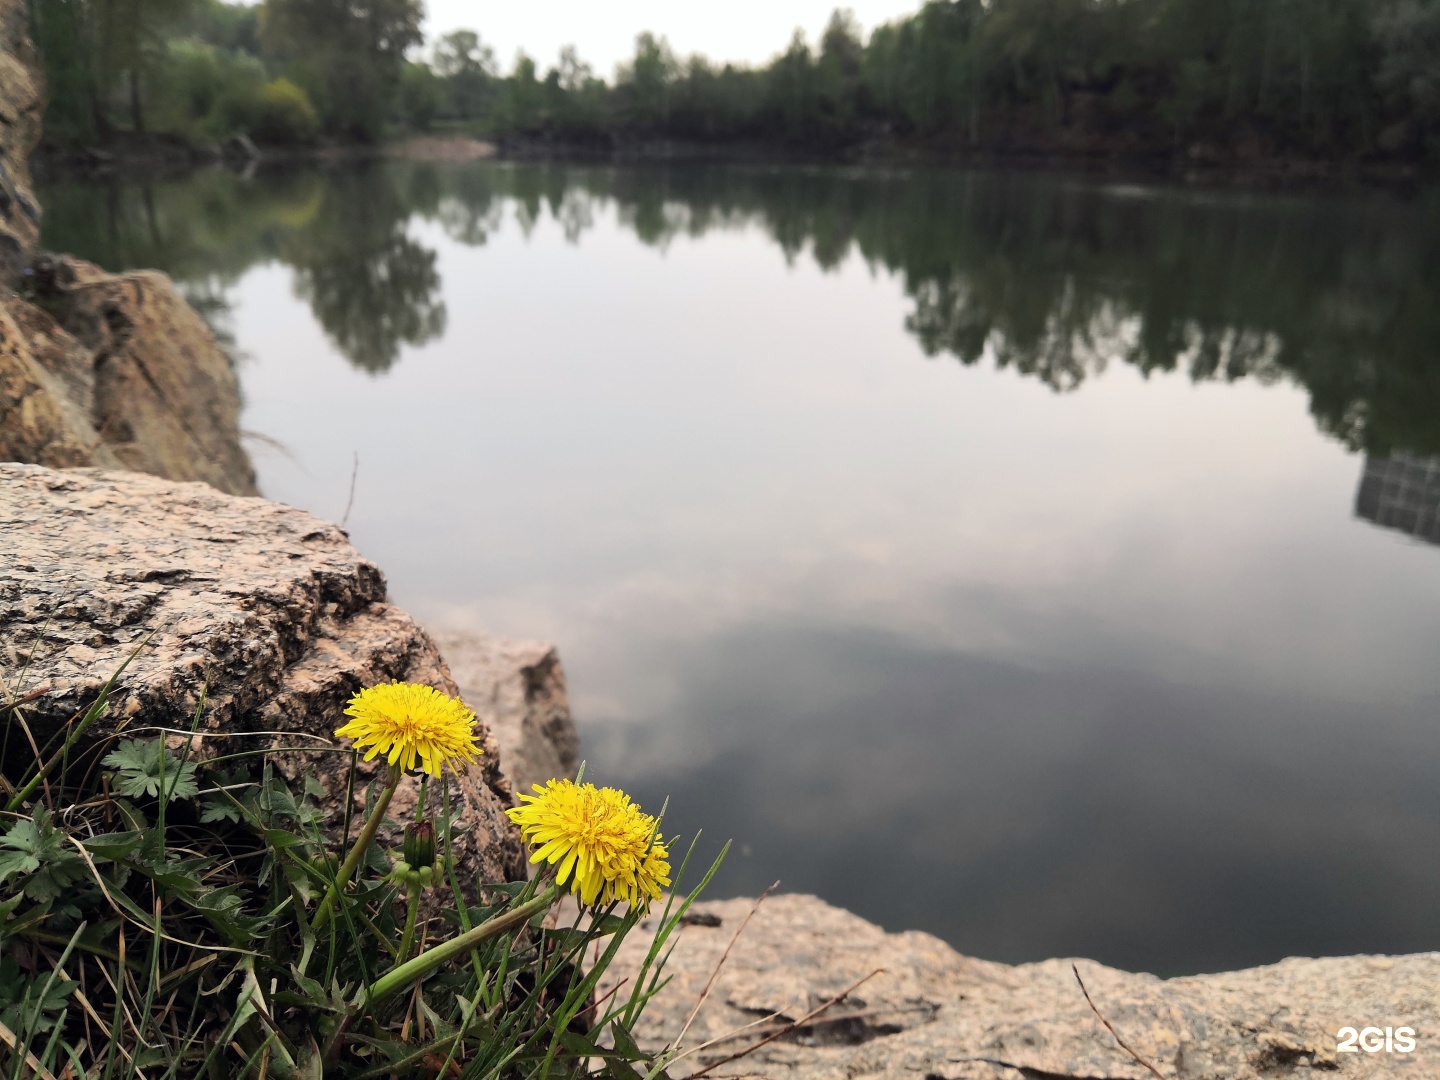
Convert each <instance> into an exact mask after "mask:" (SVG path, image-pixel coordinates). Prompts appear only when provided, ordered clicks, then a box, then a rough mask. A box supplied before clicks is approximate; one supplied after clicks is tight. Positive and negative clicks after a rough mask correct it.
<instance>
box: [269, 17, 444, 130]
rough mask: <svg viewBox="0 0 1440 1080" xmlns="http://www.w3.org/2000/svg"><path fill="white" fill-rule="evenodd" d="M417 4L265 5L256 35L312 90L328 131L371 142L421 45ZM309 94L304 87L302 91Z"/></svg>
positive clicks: (270, 51) (388, 113)
mask: <svg viewBox="0 0 1440 1080" xmlns="http://www.w3.org/2000/svg"><path fill="white" fill-rule="evenodd" d="M423 15H424V8H423V6H422V4H421V2H420V0H265V6H264V8H263V10H262V12H261V19H260V37H261V41H262V42H263V43H264V45H265V48H266V51H267V52H268V53H270V54H271V55H272V56H274V57H276V58H278V59H280V60H281V61H289V62H292V63H297V67H298V68H306V69H309V73H310V74H309V77H308V78H307V77H306V74H305V73H302V72H300V71H298V70H297V72H296V75H297V78H296V82H298V83H300V84H301V85H302V86H303V85H304V84H305V83H306V82H307V81H311V82H314V83H316V84H318V90H319V93H318V95H315V96H317V97H318V100H317V101H316V105H317V107H318V109H319V111H320V114H321V117H322V120H323V121H324V124H325V126H326V128H327V129H328V130H330V131H332V132H334V133H336V134H343V135H347V136H350V137H352V138H358V139H363V140H374V139H376V138H378V137H379V136H380V134H381V132H382V131H383V129H384V125H385V120H386V118H387V117H388V116H389V115H390V112H391V103H392V102H393V101H394V99H395V95H396V92H397V90H398V87H399V85H400V77H401V70H402V67H403V65H404V62H405V52H406V50H408V49H410V48H411V47H413V46H415V45H419V44H420V43H421V41H422V40H423V35H422V34H421V32H420V21H421V18H422V17H423ZM307 89H308V88H307Z"/></svg>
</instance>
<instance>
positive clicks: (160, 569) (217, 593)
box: [0, 464, 525, 881]
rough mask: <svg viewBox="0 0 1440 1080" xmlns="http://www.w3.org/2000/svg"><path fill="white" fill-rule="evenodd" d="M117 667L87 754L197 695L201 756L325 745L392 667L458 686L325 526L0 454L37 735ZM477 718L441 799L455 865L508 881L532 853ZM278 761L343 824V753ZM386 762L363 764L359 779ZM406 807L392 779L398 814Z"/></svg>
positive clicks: (183, 724) (3, 533) (8, 574)
mask: <svg viewBox="0 0 1440 1080" xmlns="http://www.w3.org/2000/svg"><path fill="white" fill-rule="evenodd" d="M127 660H128V666H126V667H125V670H124V674H123V677H122V681H121V682H120V683H119V690H118V693H117V695H116V697H115V699H114V702H113V704H112V705H111V707H110V709H109V711H108V712H107V714H106V715H105V717H104V718H103V720H102V721H100V722H99V723H98V724H97V725H96V726H95V728H94V729H93V730H92V736H93V738H92V739H91V741H90V743H89V745H90V747H91V748H92V749H91V751H90V752H91V753H92V754H93V753H96V752H98V749H99V747H100V746H101V745H103V743H104V742H105V740H107V739H109V738H110V737H112V736H114V735H115V734H118V733H120V732H122V731H127V730H129V731H134V730H138V729H143V728H155V727H165V728H180V729H185V728H188V727H189V726H190V722H191V717H192V716H193V714H194V711H195V709H196V706H197V703H198V701H199V697H200V693H201V691H202V688H203V689H204V691H205V710H204V715H203V717H202V719H201V721H200V727H199V731H200V734H201V747H202V749H201V751H200V756H202V757H203V756H206V755H207V754H209V753H212V752H214V748H215V747H218V746H226V747H234V746H235V745H237V743H243V745H246V746H250V747H259V746H266V747H270V746H284V747H297V746H303V747H309V746H314V747H325V746H332V745H334V744H335V739H334V736H333V733H334V731H335V729H336V728H337V727H339V726H340V724H341V723H343V722H344V721H343V719H342V717H343V711H344V708H345V703H346V701H347V700H348V699H349V698H350V697H351V695H353V694H354V693H355V692H356V691H357V690H359V689H360V688H361V687H364V686H370V685H373V684H375V683H378V682H384V681H387V680H389V679H400V680H405V681H414V682H423V683H427V684H429V685H431V686H434V687H436V688H437V689H440V690H442V691H444V692H445V693H449V694H455V693H457V692H458V690H457V687H456V685H455V682H454V679H453V678H452V677H451V675H450V671H449V668H448V667H447V666H446V664H445V661H444V660H443V659H442V658H441V656H440V654H439V652H438V651H437V650H436V648H435V645H434V643H433V642H432V641H431V640H430V638H429V637H428V636H427V635H426V633H425V632H424V630H422V629H421V628H420V627H419V626H418V625H416V623H415V622H414V621H413V620H412V619H411V618H410V617H409V616H408V615H406V614H405V613H404V612H403V611H401V610H400V609H399V608H397V607H395V606H394V605H392V604H390V603H388V602H387V600H386V591H385V578H384V575H383V574H382V573H381V572H380V570H379V569H378V568H377V567H376V566H375V565H374V564H372V563H370V562H367V561H366V560H365V559H363V558H361V557H360V555H359V553H358V552H356V550H355V549H354V548H353V547H352V546H351V545H350V543H349V541H348V539H347V538H346V536H345V534H344V533H343V532H342V531H341V530H340V529H338V528H336V527H335V526H334V525H331V524H328V523H327V522H323V521H320V520H318V519H317V518H314V517H311V516H310V515H309V514H306V513H304V512H303V511H300V510H296V509H293V508H291V507H288V506H283V505H281V504H279V503H272V502H267V501H266V500H264V499H259V498H241V497H236V496H232V495H226V494H223V493H221V492H219V491H216V490H215V489H214V488H213V487H210V486H209V485H206V484H200V483H174V482H172V481H168V480H161V479H158V478H155V477H150V476H144V475H141V474H138V473H122V472H104V471H101V470H97V469H83V470H70V471H64V472H60V471H56V470H52V469H47V468H43V467H41V466H38V465H16V464H0V677H3V682H4V685H5V686H6V687H7V688H8V693H9V694H10V695H11V696H19V697H25V698H29V699H30V700H28V701H27V703H26V704H25V705H24V706H23V709H24V712H23V716H24V718H25V720H26V722H27V725H28V727H29V730H30V731H31V732H32V733H33V734H34V736H35V738H36V739H37V741H39V742H43V741H44V740H45V739H46V738H47V737H48V736H49V735H50V734H51V733H53V732H54V731H55V730H56V729H57V728H58V727H59V726H60V725H62V724H64V723H65V722H66V721H67V720H69V719H70V718H71V717H72V716H74V715H75V714H76V712H77V710H80V709H83V708H85V707H86V706H87V705H88V704H89V703H90V702H91V701H93V700H94V698H95V696H96V695H97V694H98V693H99V691H100V689H101V687H102V685H103V684H104V682H105V680H106V679H107V678H109V677H110V676H111V675H112V674H113V673H114V672H116V671H118V670H120V668H121V666H122V665H125V664H126V662H127ZM22 671H23V672H24V675H23V681H22V678H21V672H22ZM32 695H33V697H32ZM483 715H484V712H483V709H482V719H483ZM7 720H8V718H7ZM480 728H481V737H482V745H483V746H484V748H485V754H484V756H483V757H482V758H481V759H480V761H479V762H478V763H477V764H476V765H474V766H472V767H471V768H470V769H469V770H468V771H467V772H466V773H465V774H464V775H463V776H462V777H461V778H460V781H459V783H458V784H456V785H455V788H456V790H454V791H453V792H452V796H453V798H454V799H455V800H456V803H457V809H458V810H459V811H460V814H461V818H462V820H463V821H464V822H465V823H466V825H467V826H468V828H469V831H468V832H467V833H466V837H465V844H466V846H465V848H464V850H463V851H462V859H463V869H464V870H465V871H466V876H467V877H468V878H469V879H470V880H473V875H475V874H480V875H482V876H483V877H484V879H485V880H492V881H493V880H506V879H513V878H516V877H519V876H521V875H523V873H524V869H525V863H524V859H523V856H522V852H521V845H520V840H519V837H518V835H517V834H516V832H515V829H514V827H513V825H511V823H510V821H509V820H508V819H507V818H506V817H505V816H504V813H503V811H504V809H505V808H506V807H508V806H509V805H511V799H512V793H511V787H510V783H509V781H508V780H507V779H506V778H505V776H504V775H503V773H502V772H501V769H500V751H499V747H498V745H497V743H496V741H495V739H494V737H493V735H491V734H490V732H489V730H488V728H487V727H486V726H485V725H484V724H483V723H482V724H481V725H480ZM18 749H20V743H19V740H12V741H11V744H10V752H11V753H12V755H13V754H15V753H16V752H17V750H18ZM276 760H277V761H278V766H279V768H280V769H281V770H282V771H283V772H285V773H286V774H288V775H289V776H290V777H291V778H292V779H293V778H298V777H300V776H301V774H302V773H303V772H305V771H307V770H308V771H311V772H313V774H314V775H315V777H316V778H317V779H318V781H319V783H320V785H321V787H322V788H323V789H324V790H325V792H326V793H327V794H328V796H329V805H330V816H331V818H332V820H333V821H334V822H335V823H337V824H338V822H339V821H340V819H341V818H342V817H343V814H344V803H345V791H346V777H347V769H348V762H349V757H348V755H343V754H325V753H315V752H308V751H304V750H296V751H294V752H290V753H282V754H279V755H277V759H276ZM378 768H379V763H371V764H370V765H362V766H361V773H362V777H364V778H368V777H370V776H371V775H372V774H374V772H375V771H376V769H378ZM361 786H362V788H363V784H362V785H361ZM360 797H361V794H360V793H357V796H356V798H357V800H358V799H359V798H360ZM413 799H414V791H413V783H412V782H410V781H405V782H403V783H402V787H401V790H400V791H399V792H397V794H396V799H395V803H394V804H393V807H394V813H395V814H396V815H397V816H399V817H403V815H404V813H405V811H406V808H407V806H413Z"/></svg>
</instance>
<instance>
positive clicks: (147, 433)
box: [5, 255, 256, 495]
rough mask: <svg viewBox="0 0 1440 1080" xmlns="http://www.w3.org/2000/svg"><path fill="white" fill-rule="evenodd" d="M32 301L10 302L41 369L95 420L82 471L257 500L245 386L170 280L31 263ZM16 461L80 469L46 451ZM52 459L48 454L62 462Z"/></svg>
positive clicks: (83, 438) (76, 264)
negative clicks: (137, 475)
mask: <svg viewBox="0 0 1440 1080" xmlns="http://www.w3.org/2000/svg"><path fill="white" fill-rule="evenodd" d="M29 270H30V275H29V278H28V279H27V294H26V295H27V298H28V299H29V300H31V301H33V303H27V302H26V301H25V300H21V299H18V298H12V299H9V300H8V301H6V304H5V306H6V307H7V308H8V309H9V310H10V313H11V317H12V319H13V320H14V322H15V323H16V325H17V326H18V327H19V328H20V329H21V331H22V342H21V344H22V345H23V344H28V346H29V350H30V352H31V354H32V356H33V357H34V359H35V360H36V361H37V363H38V365H39V366H41V367H45V368H47V369H49V370H50V371H51V372H52V373H53V374H54V375H55V376H56V377H57V378H58V379H59V381H60V382H61V384H62V385H63V388H64V390H65V393H66V394H67V395H68V398H69V402H70V404H71V405H72V406H73V410H74V411H75V412H76V413H78V414H79V415H80V416H82V417H83V418H85V420H87V421H88V424H89V426H88V428H86V429H84V430H80V429H78V428H77V436H76V440H75V441H77V442H80V443H90V442H95V443H98V445H100V446H103V447H104V454H103V456H92V459H91V460H89V461H87V462H84V464H95V465H110V464H111V463H112V462H116V463H118V464H119V465H120V466H121V467H123V468H127V469H134V470H135V471H136V472H145V473H151V474H152V475H155V476H164V477H167V478H169V479H171V480H203V481H205V482H206V483H208V484H211V485H212V486H214V487H216V488H219V489H220V490H221V491H228V492H230V493H231V494H234V495H253V494H255V491H256V488H255V470H254V468H253V467H252V466H251V464H250V459H249V457H248V456H247V455H246V453H245V450H244V448H243V447H242V446H241V444H240V384H239V380H238V379H237V378H236V376H235V369H234V365H233V364H232V363H231V361H230V357H229V356H228V355H227V354H226V352H225V350H224V349H222V348H221V347H220V345H219V344H218V343H217V342H216V340H215V337H214V335H213V334H212V333H211V331H210V327H209V326H207V325H206V323H205V320H204V319H202V318H201V317H200V316H199V314H197V313H196V311H195V309H194V308H192V307H191V306H190V305H189V304H188V303H187V302H186V300H185V298H184V297H183V296H181V295H180V293H179V292H178V291H177V290H176V288H175V285H174V283H173V282H171V280H170V279H169V278H168V277H166V276H165V275H164V274H161V273H159V272H158V271H154V270H139V271H134V272H131V273H125V274H107V273H106V272H105V271H103V270H101V269H100V268H99V267H97V266H94V265H93V264H91V263H87V262H85V261H83V260H81V259H75V258H71V257H69V256H63V255H42V256H39V257H38V258H36V259H35V260H33V262H32V263H31V266H30V268H29ZM9 456H11V457H12V458H15V459H17V460H28V461H32V462H35V463H38V464H51V465H60V464H64V465H71V464H78V463H77V462H72V461H64V462H61V461H55V460H47V459H46V457H44V456H42V455H40V454H38V453H37V455H36V456H33V457H24V456H21V455H20V454H17V453H12V454H10V455H9ZM53 456H54V455H53V454H51V455H50V457H51V458H53Z"/></svg>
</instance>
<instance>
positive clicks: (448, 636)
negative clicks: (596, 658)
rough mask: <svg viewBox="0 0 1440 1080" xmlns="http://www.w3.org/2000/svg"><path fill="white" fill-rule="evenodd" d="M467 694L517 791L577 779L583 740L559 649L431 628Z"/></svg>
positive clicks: (468, 631)
mask: <svg viewBox="0 0 1440 1080" xmlns="http://www.w3.org/2000/svg"><path fill="white" fill-rule="evenodd" d="M427 629H428V630H429V633H430V637H431V639H432V640H433V641H434V642H435V644H436V645H438V646H439V648H440V652H441V653H442V654H443V655H444V657H445V661H446V663H448V664H449V666H450V672H451V674H453V675H454V676H455V682H456V684H457V685H458V686H459V687H460V694H461V696H462V697H463V698H464V699H465V701H466V703H467V704H468V705H469V706H470V707H471V708H472V709H474V710H475V711H476V713H477V715H479V717H480V718H481V719H482V720H483V721H485V725H486V726H487V727H488V728H489V729H490V730H491V732H493V733H494V735H495V738H496V741H498V742H499V744H500V767H501V769H502V770H504V772H505V775H506V776H508V777H509V778H510V782H511V783H512V784H513V785H514V786H515V790H516V791H517V792H521V791H529V790H530V786H531V785H532V784H539V783H544V782H545V781H546V780H551V779H554V778H555V777H570V778H572V779H573V778H574V776H575V769H576V766H578V765H579V763H580V737H579V735H577V734H576V731H575V721H574V720H573V719H572V718H571V716H570V698H569V695H568V694H567V693H566V690H565V672H564V669H562V668H561V666H560V657H559V655H558V654H557V653H556V651H555V647H554V646H553V645H547V644H545V643H543V642H539V641H517V640H515V639H513V638H500V637H492V636H491V635H489V634H480V633H476V632H474V631H470V630H454V629H437V628H436V627H433V626H432V627H428V628H427Z"/></svg>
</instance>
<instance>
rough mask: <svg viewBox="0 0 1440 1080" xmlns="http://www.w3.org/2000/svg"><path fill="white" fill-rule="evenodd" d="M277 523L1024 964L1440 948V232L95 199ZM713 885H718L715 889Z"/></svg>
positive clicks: (1259, 205) (832, 206)
mask: <svg viewBox="0 0 1440 1080" xmlns="http://www.w3.org/2000/svg"><path fill="white" fill-rule="evenodd" d="M42 194H43V198H44V201H45V205H46V207H47V218H46V225H45V228H46V237H45V240H46V243H47V245H48V246H50V247H52V248H55V249H59V250H70V251H74V252H77V253H79V254H81V255H84V256H86V257H88V258H92V259H94V260H95V261H97V262H100V263H102V264H103V265H105V266H107V267H110V268H112V269H120V268H124V267H130V266H159V267H161V268H163V269H166V270H167V271H169V272H170V273H171V274H172V275H174V276H175V277H176V278H177V280H179V281H180V282H181V283H182V285H183V286H184V287H185V289H186V290H187V293H188V294H189V295H190V296H191V297H192V299H193V300H194V302H195V303H196V304H197V306H199V307H200V308H201V309H202V310H203V311H204V312H205V313H206V314H207V316H208V317H209V318H210V319H211V320H212V321H213V322H214V323H215V325H216V326H217V327H219V328H220V329H221V330H222V332H224V333H225V334H227V335H228V336H229V337H230V338H231V339H232V340H233V343H234V346H235V348H236V350H237V352H238V353H239V354H240V356H241V359H240V368H239V370H240V377H241V382H242V386H243V390H244V395H245V411H244V416H243V421H242V422H243V424H244V426H245V427H246V428H247V429H248V430H249V431H250V432H251V433H252V435H251V436H250V441H249V449H250V451H251V453H252V456H253V457H254V459H255V461H256V464H257V467H258V470H259V475H260V484H261V488H262V490H263V491H264V492H265V493H266V494H267V495H269V496H270V497H272V498H277V499H281V500H284V501H287V502H291V503H294V504H296V505H299V506H302V507H305V508H306V509H309V510H312V511H314V512H315V513H317V514H320V515H322V516H324V517H327V518H331V519H340V518H341V517H342V516H343V515H344V514H345V511H346V507H347V503H348V501H349V489H350V479H351V473H352V467H353V465H354V462H355V461H356V460H357V459H358V462H359V465H358V476H357V482H356V485H355V494H354V502H353V506H352V507H351V508H350V513H349V519H348V522H347V525H348V528H349V529H350V531H351V533H352V535H353V538H354V540H355V542H356V544H357V545H358V546H359V547H360V549H361V550H362V551H363V552H365V553H366V554H367V555H368V556H370V557H371V558H373V559H375V560H376V561H377V562H378V563H379V564H380V565H381V566H382V567H384V568H385V570H386V572H387V573H388V575H389V578H390V582H391V587H392V592H393V594H394V596H395V597H396V599H397V600H398V601H399V602H400V603H401V604H403V605H404V606H406V607H407V608H408V609H409V610H411V611H412V612H414V613H415V614H417V615H418V616H419V617H421V618H422V619H425V620H429V621H432V622H434V623H447V624H460V625H468V626H473V627H476V628H479V629H484V630H489V631H492V632H497V633H503V634H508V635H513V636H529V637H537V638H543V639H547V640H551V641H554V642H556V643H558V645H559V647H560V650H561V655H562V657H563V659H564V662H565V665H566V668H567V671H568V675H569V679H570V688H571V692H572V696H573V703H574V708H575V712H576V715H577V717H578V719H579V722H580V725H581V731H582V736H583V738H584V742H585V754H586V756H587V758H588V759H589V761H590V766H589V768H590V776H591V777H593V778H596V779H601V780H604V781H607V782H612V783H617V784H621V785H623V786H625V787H627V788H629V789H630V790H632V791H633V792H634V793H635V794H636V795H637V796H638V797H639V798H640V799H641V800H642V801H643V802H644V803H645V805H647V806H649V807H655V806H658V805H659V803H660V801H661V800H662V799H663V798H664V796H665V795H667V794H669V795H671V796H672V797H673V798H672V804H671V807H672V809H671V815H670V818H669V820H668V824H669V825H670V826H672V827H673V828H674V829H677V830H679V831H680V832H682V833H690V832H692V831H693V830H694V829H695V828H697V827H699V826H701V825H703V826H704V827H705V829H706V836H707V838H713V839H716V840H718V839H720V838H724V837H727V836H730V837H734V839H735V841H736V851H735V854H734V855H732V857H731V859H730V861H729V862H728V863H727V865H726V868H725V870H724V872H723V874H722V876H721V878H720V879H719V880H718V882H717V889H718V891H719V893H721V894H738V893H753V892H757V891H759V889H761V888H763V887H764V886H765V885H767V884H769V883H770V882H771V881H773V880H775V879H776V878H779V879H781V880H782V881H783V883H784V886H785V887H786V888H789V889H795V890H803V891H810V892H816V893H819V894H820V895H821V896H823V897H825V898H827V899H829V900H831V901H833V902H835V903H838V904H842V905H845V906H847V907H850V908H852V909H854V910H855V911H857V912H859V913H860V914H862V915H864V916H866V917H867V918H870V919H873V920H875V921H878V922H880V923H882V924H883V925H885V926H887V927H890V928H895V929H899V928H921V929H925V930H930V931H932V932H934V933H936V934H939V935H940V936H942V937H944V938H946V939H947V940H949V941H950V942H952V943H953V944H954V945H956V946H957V947H958V948H960V949H962V950H964V951H967V952H970V953H974V954H977V955H980V956H985V957H990V958H994V959H1000V960H1009V961H1018V960H1030V959H1037V958H1042V957H1046V956H1051V955H1076V954H1083V955H1087V956H1093V957H1096V958H1098V959H1101V960H1103V961H1106V962H1109V963H1114V964H1119V965H1122V966H1127V967H1132V968H1142V969H1147V970H1152V971H1157V972H1161V973H1175V972H1188V971H1200V970H1213V969H1220V968H1227V967H1233V966H1240V965H1248V964H1255V963H1262V962H1267V961H1272V960H1276V959H1278V958H1280V957H1282V956H1285V955H1289V954H1325V953H1349V952H1359V951H1411V950H1421V949H1433V948H1436V947H1440V905H1437V903H1436V898H1437V896H1440V745H1437V740H1436V720H1437V711H1440V663H1437V662H1436V643H1437V642H1440V547H1437V546H1436V541H1437V540H1440V523H1437V514H1436V510H1437V507H1440V464H1437V461H1440V303H1437V302H1436V298H1437V296H1440V202H1437V201H1436V200H1435V199H1430V198H1425V197H1412V198H1406V199H1399V198H1393V197H1388V196H1379V195H1370V196H1363V197H1362V196H1354V197H1298V196H1274V195H1264V196H1262V195H1247V194H1237V193H1224V192H1213V191H1195V190H1170V189H1164V188H1154V187H1146V186H1135V185H1118V184H1106V183H1103V182H1097V181H1082V180H1076V179H1068V178H1064V177H1055V176H1037V175H1009V174H993V173H992V174H986V173H964V172H947V171H867V172H858V171H857V172H850V171H844V170H804V169H794V168H785V169H781V168H767V169H754V168H739V167H724V168H722V167H707V168H690V169H668V170H661V169H655V170H639V171H636V170H619V169H600V168H592V169H586V168H569V167H558V166H556V167H546V166H514V165H506V164H498V163H489V162H480V163H471V164H464V165H461V164H423V163H405V162H391V163H386V164H377V165H373V166H365V167H356V166H347V167H345V168H344V169H338V168H337V169H321V168H314V169H301V170H294V171H283V172H281V171H262V172H260V173H258V174H256V175H254V176H250V177H243V176H237V175H235V174H232V173H228V172H223V171H218V170H217V171H211V172H204V173H199V174H195V175H191V176H186V177H180V178H175V179H171V180H164V181H157V182H155V183H153V184H140V183H134V182H128V181H115V182H112V183H96V182H89V183H82V182H78V181H65V182H56V183H52V184H51V185H49V187H48V189H47V190H45V191H44V192H43V193H42ZM708 850H713V847H711V848H709V849H708Z"/></svg>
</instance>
